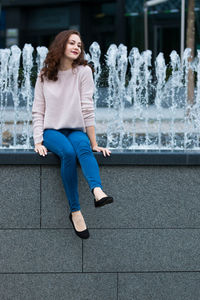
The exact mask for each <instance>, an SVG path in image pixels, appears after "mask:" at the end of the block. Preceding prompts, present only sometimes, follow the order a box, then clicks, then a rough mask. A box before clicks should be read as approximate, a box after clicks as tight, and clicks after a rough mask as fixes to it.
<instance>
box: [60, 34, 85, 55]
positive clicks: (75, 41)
mask: <svg viewBox="0 0 200 300" xmlns="http://www.w3.org/2000/svg"><path fill="white" fill-rule="evenodd" d="M80 54H81V40H80V38H79V36H78V35H77V34H71V35H70V37H69V39H68V41H67V44H66V47H65V52H64V56H65V57H66V58H68V59H70V60H75V59H77V58H78V57H79V55H80Z"/></svg>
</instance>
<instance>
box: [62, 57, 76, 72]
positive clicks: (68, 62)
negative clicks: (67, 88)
mask: <svg viewBox="0 0 200 300" xmlns="http://www.w3.org/2000/svg"><path fill="white" fill-rule="evenodd" d="M72 62H73V61H71V60H69V59H66V58H61V60H60V66H59V69H60V70H61V71H65V70H68V69H71V68H72Z"/></svg>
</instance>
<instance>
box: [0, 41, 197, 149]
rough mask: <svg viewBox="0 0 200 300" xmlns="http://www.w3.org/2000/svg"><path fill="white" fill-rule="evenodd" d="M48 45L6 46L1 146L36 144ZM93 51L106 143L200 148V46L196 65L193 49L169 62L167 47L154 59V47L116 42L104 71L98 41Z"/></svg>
mask: <svg viewBox="0 0 200 300" xmlns="http://www.w3.org/2000/svg"><path fill="white" fill-rule="evenodd" d="M47 51H48V50H47V48H45V47H37V49H36V51H34V49H33V47H32V46H31V45H30V44H25V46H24V49H23V51H21V50H20V49H19V48H18V47H17V46H12V47H11V48H10V49H0V66H1V69H0V86H1V89H0V116H1V128H0V148H14V149H16V148H17V149H31V148H32V147H33V138H32V121H31V109H32V103H33V94H34V93H33V92H34V80H35V78H36V76H37V73H38V72H39V70H40V69H41V68H42V65H43V61H44V59H45V56H46V54H47ZM36 52H37V53H36ZM89 52H90V54H86V59H87V60H88V61H89V62H90V63H92V64H93V65H94V68H95V73H94V82H95V86H96V90H95V94H94V103H95V108H96V125H97V126H96V133H97V139H98V142H99V144H100V145H103V146H107V147H109V148H111V149H131V150H133V149H141V150H144V149H145V150H148V149H151V150H152V149H154V150H163V149H166V150H172V151H173V150H187V149H190V150H199V149H200V143H199V132H200V118H199V117H200V51H199V50H198V53H197V57H196V59H195V60H194V62H193V63H192V64H191V65H190V64H189V62H188V58H189V56H190V53H191V51H190V49H185V51H184V55H183V60H182V61H181V60H180V57H179V55H178V54H177V53H176V51H172V52H171V55H170V63H169V65H166V63H165V59H164V55H163V53H159V55H158V56H157V58H156V61H155V64H153V63H152V59H151V54H152V53H151V51H150V50H147V51H144V52H142V53H139V51H138V49H137V48H133V49H131V51H130V53H129V55H127V47H126V46H124V45H122V44H120V45H119V46H118V47H117V46H116V45H115V44H112V45H110V47H109V49H108V51H107V54H106V56H105V62H104V65H105V67H104V68H106V72H102V70H103V68H102V66H101V63H100V58H101V50H100V46H99V45H98V43H97V42H94V43H93V44H92V45H91V46H90V48H89ZM189 68H192V69H193V71H194V73H195V76H196V78H197V80H196V81H197V83H196V89H195V100H194V105H193V106H192V107H190V105H189V104H188V103H187V86H188V70H189ZM105 73H106V75H105ZM102 74H104V75H102ZM103 76H104V77H103ZM102 81H103V84H102Z"/></svg>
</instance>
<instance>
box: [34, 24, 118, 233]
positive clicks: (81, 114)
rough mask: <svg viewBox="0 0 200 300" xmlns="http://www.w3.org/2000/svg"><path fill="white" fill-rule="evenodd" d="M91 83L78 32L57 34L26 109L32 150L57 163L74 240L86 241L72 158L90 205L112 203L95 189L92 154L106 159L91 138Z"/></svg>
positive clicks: (96, 176) (98, 186) (96, 170)
mask: <svg viewBox="0 0 200 300" xmlns="http://www.w3.org/2000/svg"><path fill="white" fill-rule="evenodd" d="M93 92H94V82H93V77H92V70H91V68H90V67H89V66H88V64H87V61H86V60H84V48H83V42H82V40H81V37H80V34H79V32H77V31H75V30H66V31H62V32H60V33H59V34H58V35H57V36H56V37H55V39H54V41H53V42H52V44H51V46H50V48H49V52H48V54H47V57H46V59H45V61H44V67H43V68H42V70H41V72H40V74H39V76H38V78H37V81H36V85H35V96H34V102H33V108H32V117H33V138H34V144H35V152H37V153H39V154H40V155H42V156H45V155H47V149H48V150H50V151H52V152H54V153H55V154H57V155H58V156H59V157H60V160H61V176H62V181H63V185H64V189H65V192H66V195H67V198H68V201H69V206H70V215H69V219H70V221H71V223H72V225H73V228H74V230H75V232H76V234H77V235H78V236H79V237H80V238H88V237H89V231H88V228H87V227H86V224H85V221H84V218H83V215H82V213H81V210H80V203H79V197H78V180H77V170H76V159H77V158H78V160H79V162H80V165H81V168H82V171H83V174H84V176H85V178H86V180H87V182H88V184H89V187H90V190H91V191H92V193H93V195H94V204H95V207H99V206H103V205H105V204H108V203H111V202H113V198H112V197H109V196H107V195H106V194H105V193H104V192H103V190H102V185H101V180H100V176H99V168H98V165H97V162H96V159H95V157H94V155H93V153H92V151H97V152H102V153H103V155H104V156H106V155H108V156H109V155H110V151H109V150H108V149H107V148H103V147H99V146H98V145H97V142H96V138H95V128H94V107H93V99H92V96H93Z"/></svg>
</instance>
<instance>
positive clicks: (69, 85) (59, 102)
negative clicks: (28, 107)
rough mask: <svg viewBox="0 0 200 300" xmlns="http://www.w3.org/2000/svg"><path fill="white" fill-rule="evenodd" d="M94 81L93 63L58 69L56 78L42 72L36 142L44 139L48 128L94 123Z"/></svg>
mask: <svg viewBox="0 0 200 300" xmlns="http://www.w3.org/2000/svg"><path fill="white" fill-rule="evenodd" d="M93 92H94V82H93V77H92V70H91V68H90V67H89V66H78V67H76V68H75V69H74V70H72V69H68V70H66V71H59V72H58V80H57V81H52V80H47V79H45V78H44V82H41V78H40V75H39V76H38V78H37V81H36V85H35V94H34V102H33V108H32V119H33V138H34V143H35V144H36V143H40V142H42V141H43V131H44V129H46V128H51V129H61V128H81V129H82V130H83V131H85V127H88V126H94V124H95V121H94V105H93V98H92V96H93Z"/></svg>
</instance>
